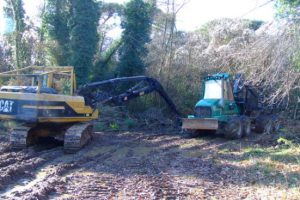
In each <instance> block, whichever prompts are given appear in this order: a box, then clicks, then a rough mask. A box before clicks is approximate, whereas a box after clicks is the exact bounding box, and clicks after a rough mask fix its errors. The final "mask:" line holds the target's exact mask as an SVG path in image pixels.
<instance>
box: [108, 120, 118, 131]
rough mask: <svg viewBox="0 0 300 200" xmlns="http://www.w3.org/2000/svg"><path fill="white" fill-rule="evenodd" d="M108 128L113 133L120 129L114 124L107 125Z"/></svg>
mask: <svg viewBox="0 0 300 200" xmlns="http://www.w3.org/2000/svg"><path fill="white" fill-rule="evenodd" d="M109 128H111V129H112V130H114V131H117V130H119V129H120V127H119V125H118V124H117V123H115V122H112V123H110V124H109Z"/></svg>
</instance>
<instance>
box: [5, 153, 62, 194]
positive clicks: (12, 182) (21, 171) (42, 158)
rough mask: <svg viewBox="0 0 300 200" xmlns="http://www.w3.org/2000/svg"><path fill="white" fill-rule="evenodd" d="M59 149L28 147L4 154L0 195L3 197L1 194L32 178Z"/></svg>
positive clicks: (55, 155)
mask: <svg viewBox="0 0 300 200" xmlns="http://www.w3.org/2000/svg"><path fill="white" fill-rule="evenodd" d="M60 151H61V149H60V148H54V149H51V150H46V151H45V150H44V151H38V152H35V151H34V150H32V149H29V151H28V150H23V151H20V152H11V153H8V154H6V155H5V156H4V157H6V158H8V159H6V163H3V162H2V165H3V166H4V167H1V168H0V197H1V198H4V196H3V194H5V193H9V191H10V190H13V188H14V187H15V186H19V185H20V184H24V183H26V182H28V181H30V180H31V179H33V178H34V176H35V172H36V170H37V169H38V168H40V167H42V166H44V165H45V164H46V163H47V162H49V160H52V159H54V158H56V157H57V156H58V155H59V152H60ZM1 159H2V158H1V156H0V160H1ZM13 161H14V162H13ZM11 162H13V163H11ZM2 196H3V197H2Z"/></svg>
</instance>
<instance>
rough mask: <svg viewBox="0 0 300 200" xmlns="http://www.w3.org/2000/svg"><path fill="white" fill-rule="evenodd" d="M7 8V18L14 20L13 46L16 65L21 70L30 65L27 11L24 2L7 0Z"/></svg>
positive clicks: (5, 9) (5, 11)
mask: <svg viewBox="0 0 300 200" xmlns="http://www.w3.org/2000/svg"><path fill="white" fill-rule="evenodd" d="M5 2H6V7H4V13H5V16H6V17H7V18H11V19H13V20H14V24H15V27H14V32H13V35H12V37H13V40H11V44H13V45H14V47H15V48H14V60H13V61H14V64H15V66H16V67H17V68H21V67H24V66H27V65H29V64H30V61H31V54H30V50H29V45H28V43H27V41H26V40H25V37H24V33H25V31H26V29H27V26H26V24H25V22H24V19H25V10H24V8H23V1H22V0H5Z"/></svg>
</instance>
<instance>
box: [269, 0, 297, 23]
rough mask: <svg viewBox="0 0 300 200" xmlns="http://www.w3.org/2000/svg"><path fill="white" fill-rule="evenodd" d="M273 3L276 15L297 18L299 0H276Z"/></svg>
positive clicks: (295, 19)
mask: <svg viewBox="0 0 300 200" xmlns="http://www.w3.org/2000/svg"><path fill="white" fill-rule="evenodd" d="M275 5H276V8H277V16H279V17H281V18H286V19H291V20H294V21H298V20H299V16H300V12H299V8H300V1H299V0H277V1H276V3H275Z"/></svg>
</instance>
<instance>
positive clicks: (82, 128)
mask: <svg viewBox="0 0 300 200" xmlns="http://www.w3.org/2000/svg"><path fill="white" fill-rule="evenodd" d="M92 131H93V125H92V123H80V124H75V125H73V126H71V127H70V128H68V129H67V131H66V133H65V138H64V152H65V153H75V152H77V151H79V150H80V149H81V148H82V147H83V146H84V145H85V144H87V143H88V142H89V141H90V139H91V138H92Z"/></svg>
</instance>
